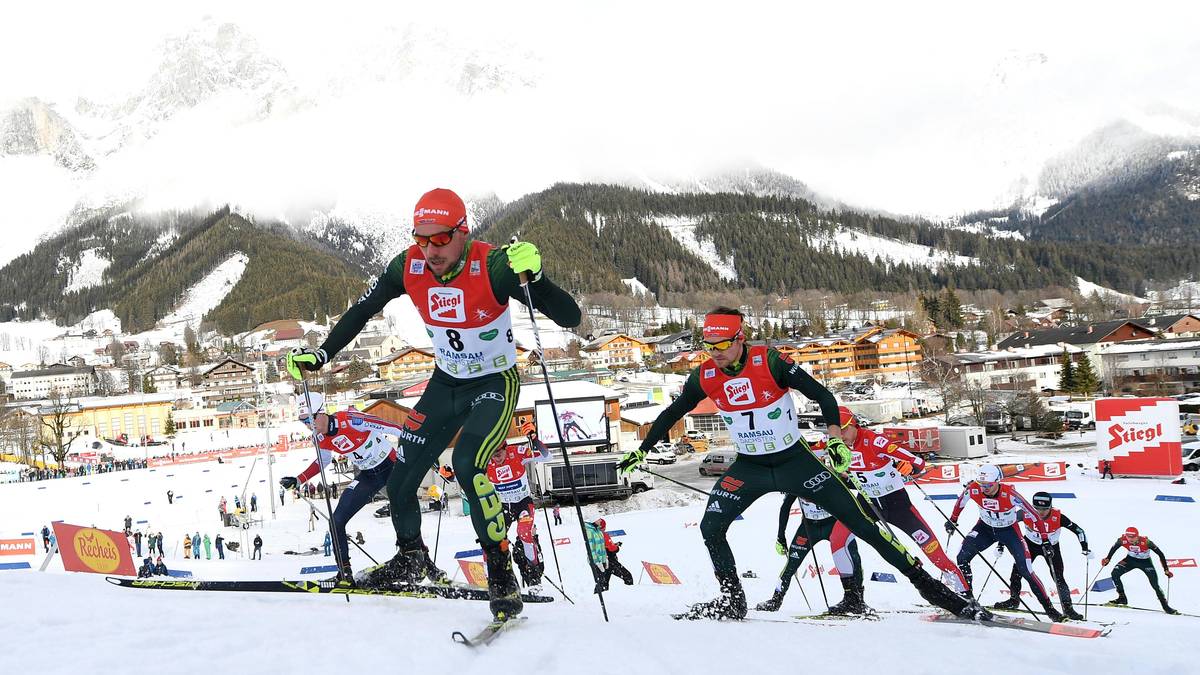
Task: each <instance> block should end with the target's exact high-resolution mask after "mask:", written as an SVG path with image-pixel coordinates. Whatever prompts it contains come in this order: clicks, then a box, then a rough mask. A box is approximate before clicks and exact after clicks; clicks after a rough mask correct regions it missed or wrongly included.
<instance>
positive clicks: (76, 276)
mask: <svg viewBox="0 0 1200 675" xmlns="http://www.w3.org/2000/svg"><path fill="white" fill-rule="evenodd" d="M111 264H112V261H111V260H109V259H108V258H105V257H104V255H103V251H102V250H101V249H98V248H89V249H86V250H84V251H83V252H82V253H80V254H79V262H77V263H76V264H75V267H73V268H72V269H71V272H70V277H69V279H70V281H68V282H67V286H66V288H64V289H63V292H64V293H74V292H75V291H82V290H83V289H85V288H91V287H92V286H99V285H100V282H102V281H103V280H104V270H106V269H108V267H109V265H111Z"/></svg>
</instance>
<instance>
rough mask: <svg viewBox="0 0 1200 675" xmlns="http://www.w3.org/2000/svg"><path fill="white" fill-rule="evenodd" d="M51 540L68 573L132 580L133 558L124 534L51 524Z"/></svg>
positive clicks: (134, 571)
mask: <svg viewBox="0 0 1200 675" xmlns="http://www.w3.org/2000/svg"><path fill="white" fill-rule="evenodd" d="M54 536H55V538H56V539H57V540H58V552H59V555H61V556H62V561H63V569H65V570H67V571H68V572H90V573H92V574H119V575H124V576H134V575H135V574H137V570H135V569H134V566H133V554H132V553H131V552H130V550H129V539H128V538H126V537H125V533H124V532H113V531H112V530H97V529H95V528H92V527H80V526H78V525H67V524H66V523H54Z"/></svg>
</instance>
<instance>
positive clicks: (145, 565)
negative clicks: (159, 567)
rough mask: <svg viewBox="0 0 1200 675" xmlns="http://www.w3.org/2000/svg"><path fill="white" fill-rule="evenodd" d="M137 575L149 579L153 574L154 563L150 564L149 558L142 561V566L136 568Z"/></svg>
mask: <svg viewBox="0 0 1200 675" xmlns="http://www.w3.org/2000/svg"><path fill="white" fill-rule="evenodd" d="M137 575H138V578H139V579H149V578H150V577H151V576H153V575H154V565H152V564H150V559H149V558H146V559H145V560H143V561H142V566H141V567H139V568H138V572H137Z"/></svg>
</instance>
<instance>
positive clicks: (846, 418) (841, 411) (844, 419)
mask: <svg viewBox="0 0 1200 675" xmlns="http://www.w3.org/2000/svg"><path fill="white" fill-rule="evenodd" d="M851 424H853V425H854V426H856V427H857V426H858V418H857V417H855V416H854V413H853V412H852V411H851V410H850V409H849V408H847V407H846V406H844V405H840V406H838V426H840V427H841V428H843V429H845V428H846V427H848V426H850V425H851Z"/></svg>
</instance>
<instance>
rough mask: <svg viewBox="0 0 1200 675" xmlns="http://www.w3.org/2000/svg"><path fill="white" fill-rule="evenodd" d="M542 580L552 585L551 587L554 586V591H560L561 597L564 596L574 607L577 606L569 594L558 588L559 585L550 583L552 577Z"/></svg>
mask: <svg viewBox="0 0 1200 675" xmlns="http://www.w3.org/2000/svg"><path fill="white" fill-rule="evenodd" d="M542 578H543V579H545V580H546V583H548V584H550V585H551V586H553V587H554V590H556V591H558V594H559V595H561V596H563V598H564V599H565V600H566V601H567V602H569V603H571V604H572V605H573V604H575V601H574V600H572V599H571V596H569V595H567V594H566V592H564V591H563V589H561V588H559V587H558V584H556V583H554V582H553V581H550V577H542Z"/></svg>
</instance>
